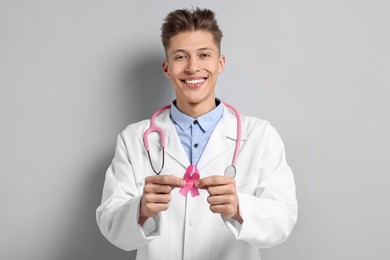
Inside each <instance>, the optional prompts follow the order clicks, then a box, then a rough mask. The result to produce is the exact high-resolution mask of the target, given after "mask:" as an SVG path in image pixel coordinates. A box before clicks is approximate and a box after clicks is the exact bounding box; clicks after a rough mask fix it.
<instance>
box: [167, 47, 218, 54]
mask: <svg viewBox="0 0 390 260" xmlns="http://www.w3.org/2000/svg"><path fill="white" fill-rule="evenodd" d="M196 51H211V52H215V50H214V49H212V48H209V47H202V48H199V49H197V50H196ZM178 52H184V53H188V52H189V51H187V50H184V49H177V50H175V51H174V52H172V54H176V53H178Z"/></svg>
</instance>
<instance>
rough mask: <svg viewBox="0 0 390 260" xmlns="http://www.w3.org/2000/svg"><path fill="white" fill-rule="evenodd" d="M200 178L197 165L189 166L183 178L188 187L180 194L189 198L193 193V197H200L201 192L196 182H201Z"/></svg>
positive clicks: (182, 189)
mask: <svg viewBox="0 0 390 260" xmlns="http://www.w3.org/2000/svg"><path fill="white" fill-rule="evenodd" d="M199 178H200V175H199V170H198V168H197V167H196V165H189V166H188V167H187V170H186V173H185V174H184V176H183V179H184V180H185V181H186V185H184V186H183V187H182V188H181V189H180V191H179V193H180V194H181V195H183V196H187V193H188V192H191V196H192V197H196V196H198V195H199V190H198V188H197V187H195V182H196V181H197V180H199Z"/></svg>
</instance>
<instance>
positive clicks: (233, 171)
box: [143, 102, 241, 178]
mask: <svg viewBox="0 0 390 260" xmlns="http://www.w3.org/2000/svg"><path fill="white" fill-rule="evenodd" d="M223 104H224V105H225V106H226V107H228V108H229V109H230V110H232V111H233V112H234V114H235V116H236V118H237V140H236V148H235V150H234V156H233V160H232V164H231V165H229V166H228V167H227V168H226V169H225V176H229V177H232V178H234V177H235V176H236V172H237V170H236V162H237V158H238V153H239V150H240V144H241V117H240V113H238V111H237V109H236V108H235V107H233V106H231V105H229V104H227V103H225V102H223ZM170 108H171V105H167V106H165V107H162V108H159V109H157V111H156V112H154V114H153V115H152V118H151V119H150V127H149V128H148V129H146V131H145V133H144V135H143V139H144V146H145V149H146V151H147V153H148V157H149V162H150V166H151V167H152V169H153V171H154V172H155V173H156V175H159V174H160V173H161V171H162V169H163V168H164V162H165V152H164V149H165V143H166V142H165V141H166V139H165V133H164V131H163V130H162V129H161V128H160V127H158V126H156V123H155V119H156V117H157V116H158V115H160V114H161V113H162V112H163V111H165V110H167V109H170ZM152 132H157V133H158V135H159V136H160V145H161V149H162V163H161V168H160V170H159V171H157V170H156V169H155V168H154V166H153V163H152V159H151V157H150V152H149V140H148V135H149V134H150V133H152Z"/></svg>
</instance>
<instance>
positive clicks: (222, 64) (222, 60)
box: [218, 55, 226, 74]
mask: <svg viewBox="0 0 390 260" xmlns="http://www.w3.org/2000/svg"><path fill="white" fill-rule="evenodd" d="M225 62H226V58H225V56H224V55H220V56H219V69H218V73H219V74H221V73H222V72H223V70H224V68H225Z"/></svg>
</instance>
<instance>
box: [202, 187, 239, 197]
mask: <svg viewBox="0 0 390 260" xmlns="http://www.w3.org/2000/svg"><path fill="white" fill-rule="evenodd" d="M206 190H207V192H208V193H209V194H210V195H228V194H235V193H236V186H235V185H231V184H228V185H218V186H209V187H207V188H206Z"/></svg>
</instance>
